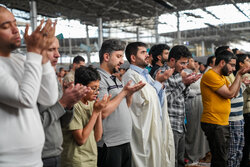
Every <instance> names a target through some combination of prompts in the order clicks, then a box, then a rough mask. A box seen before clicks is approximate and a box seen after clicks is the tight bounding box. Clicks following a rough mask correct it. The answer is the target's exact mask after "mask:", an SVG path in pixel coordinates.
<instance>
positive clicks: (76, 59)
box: [73, 55, 85, 64]
mask: <svg viewBox="0 0 250 167" xmlns="http://www.w3.org/2000/svg"><path fill="white" fill-rule="evenodd" d="M81 61H83V62H85V59H84V58H83V57H82V56H79V55H78V56H76V57H74V59H73V63H75V64H79V63H80V62H81Z"/></svg>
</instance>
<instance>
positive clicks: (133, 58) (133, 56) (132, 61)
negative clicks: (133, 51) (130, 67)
mask: <svg viewBox="0 0 250 167" xmlns="http://www.w3.org/2000/svg"><path fill="white" fill-rule="evenodd" d="M130 58H131V63H134V62H135V59H136V57H135V55H131V56H130Z"/></svg>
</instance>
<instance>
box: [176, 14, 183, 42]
mask: <svg viewBox="0 0 250 167" xmlns="http://www.w3.org/2000/svg"><path fill="white" fill-rule="evenodd" d="M176 16H177V42H178V44H179V45H181V44H182V41H181V31H180V14H179V12H176Z"/></svg>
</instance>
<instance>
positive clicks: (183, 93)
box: [155, 64, 189, 133]
mask: <svg viewBox="0 0 250 167" xmlns="http://www.w3.org/2000/svg"><path fill="white" fill-rule="evenodd" d="M169 68H170V67H168V66H167V65H166V64H164V66H162V67H160V68H159V69H158V70H161V71H165V70H167V69H169ZM158 70H157V71H158ZM156 73H157V72H155V74H156ZM165 93H166V96H167V101H168V114H169V118H170V123H171V127H172V129H173V130H174V131H177V132H179V133H183V132H184V131H185V99H186V98H187V95H188V93H189V87H188V86H186V85H184V83H183V82H182V76H181V75H180V73H177V72H174V74H173V75H172V76H171V77H169V79H168V80H166V81H165Z"/></svg>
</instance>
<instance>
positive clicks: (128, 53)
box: [125, 42, 147, 63]
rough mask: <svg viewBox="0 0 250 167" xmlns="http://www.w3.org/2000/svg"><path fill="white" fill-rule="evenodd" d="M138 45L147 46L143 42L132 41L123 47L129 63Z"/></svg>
mask: <svg viewBox="0 0 250 167" xmlns="http://www.w3.org/2000/svg"><path fill="white" fill-rule="evenodd" d="M138 47H145V48H147V45H146V44H145V43H143V42H133V43H130V44H128V45H127V47H126V49H125V55H126V58H127V60H128V62H129V63H131V55H135V56H136V54H137V52H138Z"/></svg>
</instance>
